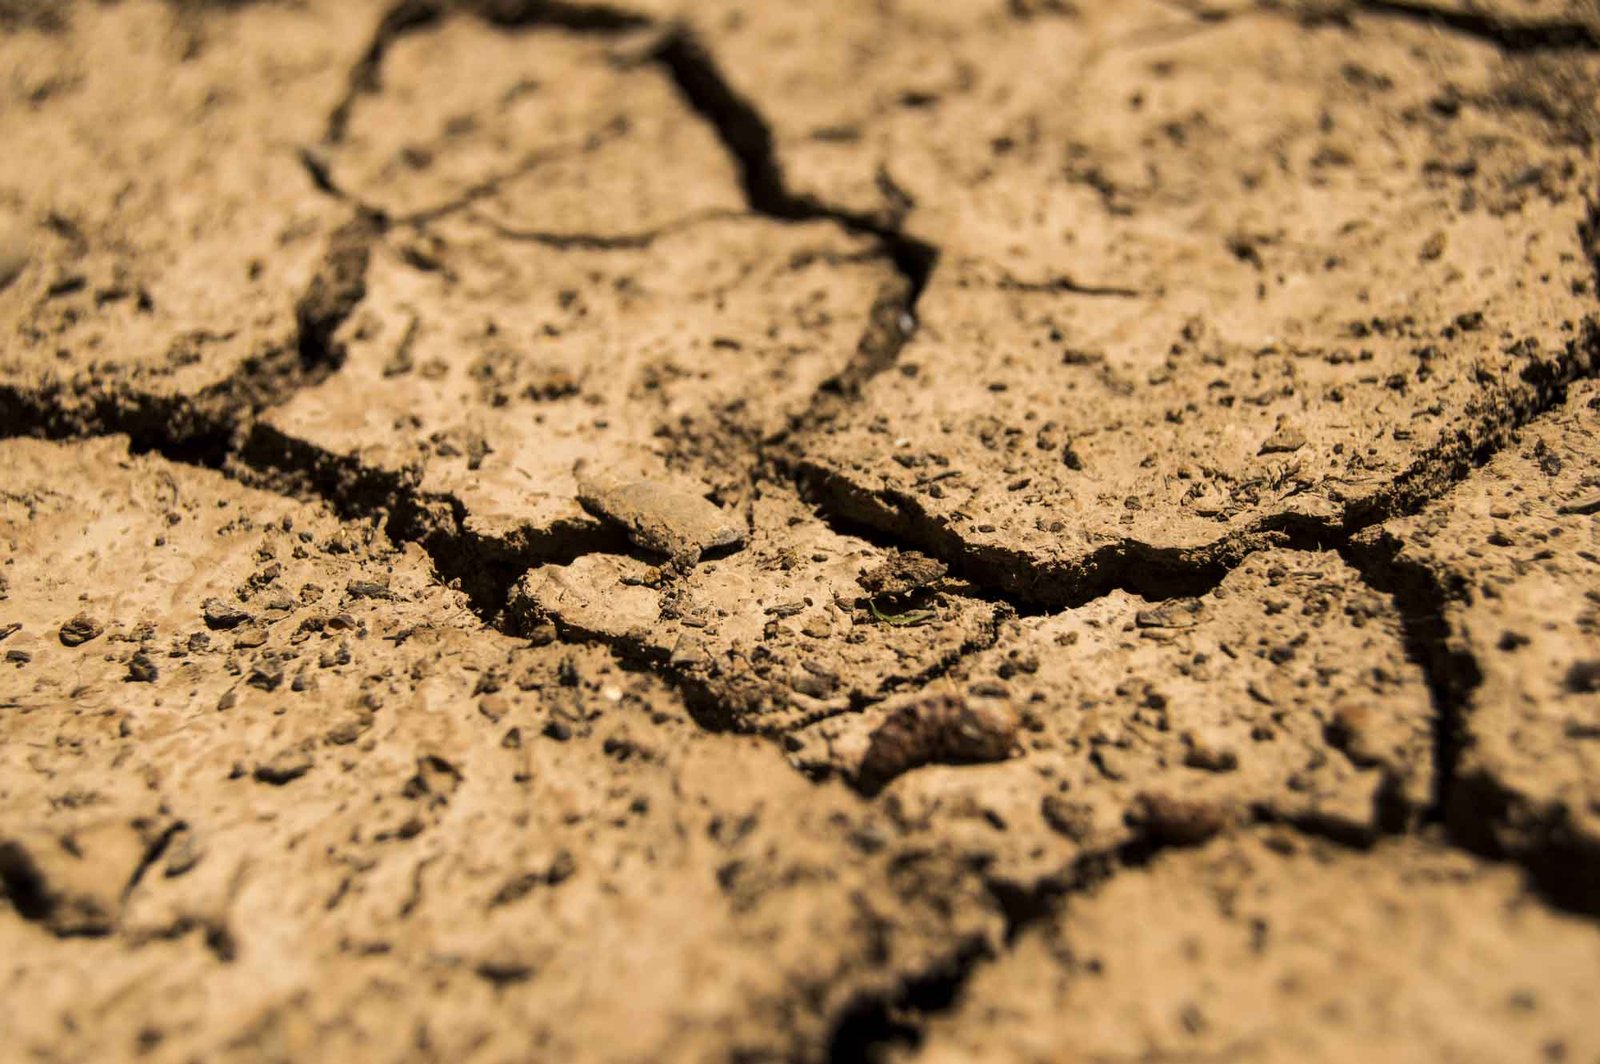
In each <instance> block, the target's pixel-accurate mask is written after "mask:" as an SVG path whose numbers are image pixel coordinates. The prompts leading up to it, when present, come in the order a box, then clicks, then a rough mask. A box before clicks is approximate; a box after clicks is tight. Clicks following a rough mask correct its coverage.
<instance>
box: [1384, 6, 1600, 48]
mask: <svg viewBox="0 0 1600 1064" xmlns="http://www.w3.org/2000/svg"><path fill="white" fill-rule="evenodd" d="M1354 3H1355V6H1356V8H1357V9H1358V10H1361V11H1365V12H1367V13H1369V14H1373V15H1380V16H1387V17H1391V18H1400V19H1406V20H1408V21H1411V22H1420V23H1423V24H1425V25H1431V26H1439V27H1442V28H1444V29H1448V30H1451V31H1453V32H1455V33H1459V34H1462V35H1464V36H1467V37H1473V38H1475V39H1477V40H1480V41H1484V42H1486V43H1488V44H1492V45H1494V46H1495V47H1496V48H1498V49H1500V50H1501V51H1502V52H1508V53H1515V52H1540V51H1559V50H1581V51H1595V50H1600V23H1591V22H1584V21H1580V20H1575V19H1574V20H1567V19H1519V18H1514V17H1507V16H1504V15H1498V14H1495V13H1493V12H1489V11H1478V10H1472V9H1470V8H1469V9H1460V8H1444V7H1436V6H1434V5H1432V4H1425V3H1419V2H1417V0H1354Z"/></svg>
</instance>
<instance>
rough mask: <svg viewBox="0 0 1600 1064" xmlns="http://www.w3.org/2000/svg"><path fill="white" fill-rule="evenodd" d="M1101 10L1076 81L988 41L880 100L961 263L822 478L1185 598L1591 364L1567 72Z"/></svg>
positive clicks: (946, 524) (903, 182)
mask: <svg viewBox="0 0 1600 1064" xmlns="http://www.w3.org/2000/svg"><path fill="white" fill-rule="evenodd" d="M1103 6H1105V5H1103ZM1092 10H1093V11H1094V14H1092V15H1090V14H1085V15H1084V16H1083V18H1082V20H1081V21H1080V20H1075V19H1070V18H1069V19H1064V20H1060V21H1059V25H1058V24H1057V23H1052V26H1053V27H1055V28H1053V29H1047V28H1041V29H1039V31H1038V32H1040V33H1046V34H1048V33H1058V34H1068V35H1070V36H1071V39H1072V40H1074V41H1077V42H1078V44H1077V47H1079V49H1080V50H1081V49H1082V48H1086V47H1090V46H1091V45H1093V46H1095V47H1096V48H1097V49H1098V50H1096V51H1095V52H1094V55H1093V57H1092V61H1091V60H1090V59H1087V58H1086V59H1085V64H1086V65H1085V66H1083V67H1081V68H1080V67H1079V66H1076V65H1074V64H1070V63H1055V64H1052V65H1051V66H1050V67H1049V69H1060V70H1062V72H1063V73H1062V74H1061V75H1060V76H1061V77H1067V76H1069V75H1070V77H1071V79H1072V85H1071V86H1064V85H1058V84H1052V83H1051V80H1050V78H1049V77H1046V78H1044V79H1042V83H1041V84H1034V83H1033V82H1029V83H1028V84H1026V85H1018V84H1009V83H1008V84H1005V85H1004V86H1002V85H996V84H992V82H993V79H995V78H996V77H1001V76H1002V75H1001V74H999V73H997V72H996V71H997V69H998V70H1001V71H1004V70H1009V69H1013V68H1012V67H1007V66H1004V65H998V66H990V65H985V66H984V67H983V68H982V70H983V71H984V73H983V74H982V75H981V76H980V75H979V74H977V73H974V75H973V78H974V80H973V84H972V85H971V86H970V87H969V88H968V89H966V90H962V91H961V92H957V91H954V90H952V91H951V93H950V94H949V95H950V100H949V102H948V104H947V103H946V102H945V99H944V98H943V97H941V100H940V103H939V104H937V105H929V106H928V107H927V108H926V109H925V110H926V116H925V117H918V118H908V117H905V116H904V115H897V116H896V117H895V118H894V119H893V120H892V121H891V120H887V119H886V120H885V122H886V123H887V124H886V126H885V127H884V128H885V129H887V130H889V131H891V132H886V133H885V134H884V137H886V138H889V139H888V140H887V141H885V143H889V144H892V145H894V146H896V147H898V144H899V141H896V140H894V139H893V137H892V136H891V133H892V131H893V130H896V129H899V128H901V127H902V126H905V127H906V128H907V130H910V129H915V130H916V140H917V143H919V144H921V145H923V148H922V149H921V150H923V151H926V152H933V151H935V150H937V151H940V152H944V153H946V154H947V155H948V156H949V158H947V159H942V164H941V165H934V164H933V163H932V162H931V161H930V162H929V163H927V164H926V165H911V164H907V163H902V162H901V160H902V159H903V158H910V159H915V158H916V155H915V151H916V149H907V150H908V151H910V152H911V154H910V156H909V157H907V156H903V155H900V154H893V155H889V154H887V153H888V150H889V149H888V148H886V147H882V146H879V145H878V142H877V141H875V140H872V139H871V138H867V139H865V140H864V141H863V142H862V144H861V145H858V146H857V150H859V151H860V153H862V154H863V155H865V156H867V157H869V158H878V157H879V155H878V154H875V153H883V157H886V158H887V159H888V164H892V166H893V168H894V175H895V182H896V184H898V185H900V186H902V187H903V190H904V192H905V195H906V198H907V200H908V201H909V202H914V203H915V204H916V207H915V209H914V211H912V213H910V214H909V215H908V216H907V218H906V221H905V222H904V226H905V228H906V229H907V230H908V231H909V232H911V233H913V234H915V235H917V236H920V237H922V238H923V239H927V240H931V241H932V242H933V243H935V244H937V245H939V246H940V247H941V248H942V249H943V253H944V257H943V259H942V260H941V266H940V269H939V270H938V271H937V273H936V274H935V275H934V278H933V280H932V283H931V284H930V285H929V287H928V289H927V290H926V291H925V292H924V293H923V295H922V298H921V301H920V303H919V309H918V316H919V319H920V322H921V328H920V329H919V332H918V333H917V335H916V336H915V337H913V338H912V339H911V340H910V342H908V343H907V345H906V346H905V347H904V348H903V350H901V352H900V354H899V358H898V362H897V364H896V366H895V369H894V370H893V371H891V372H887V373H884V374H882V375H880V376H878V377H876V378H874V379H873V380H872V381H871V382H870V383H869V384H867V386H866V387H865V388H864V389H863V395H862V401H861V402H860V403H859V404H858V405H857V406H855V407H853V408H851V409H850V410H848V411H844V412H842V413H840V415H839V416H838V417H837V418H836V419H834V420H833V421H831V422H830V423H826V424H823V425H821V426H820V427H819V428H818V429H817V431H816V432H815V433H813V434H812V435H810V436H809V437H806V438H803V439H801V440H798V441H796V445H795V452H796V456H795V459H794V462H795V466H796V468H797V469H798V471H799V472H800V474H801V475H802V476H803V477H804V478H805V479H806V480H807V481H808V483H809V485H810V488H811V490H812V491H813V492H814V493H815V494H816V496H817V497H818V498H820V499H821V500H822V501H823V502H825V503H826V504H828V505H829V506H831V507H833V508H834V509H836V510H837V511H839V512H840V513H841V514H843V515H845V516H847V517H849V518H851V519H853V520H856V521H862V522H867V523H869V524H871V525H873V526H875V527H877V528H880V529H883V530H885V531H888V532H890V533H892V534H895V535H898V536H902V537H905V538H907V539H908V540H910V541H911V542H913V543H915V544H916V545H918V546H920V547H921V548H922V549H924V550H927V551H929V552H931V553H935V554H937V555H938V556H940V557H942V558H944V559H945V560H947V561H951V562H952V563H959V564H960V565H961V567H962V568H963V570H964V571H965V572H967V573H968V574H969V575H972V576H973V577H974V578H975V579H978V580H979V581H980V582H983V583H986V584H993V585H996V586H1000V587H1003V588H1005V589H1007V590H1009V591H1011V592H1014V593H1016V594H1018V595H1021V596H1024V597H1026V598H1030V599H1033V600H1035V601H1039V602H1042V603H1046V604H1051V605H1059V604H1070V603H1072V602H1076V601H1083V600H1085V599H1087V598H1089V597H1091V596H1092V595H1094V594H1097V593H1099V592H1102V591H1104V590H1106V589H1107V588H1109V587H1112V586H1118V585H1122V586H1133V587H1137V588H1147V589H1148V588H1155V589H1158V590H1162V589H1164V588H1163V586H1162V580H1163V579H1164V578H1166V577H1168V576H1170V574H1171V573H1173V572H1174V571H1176V572H1178V573H1192V572H1193V571H1194V570H1196V569H1210V570H1212V571H1217V570H1219V569H1220V568H1221V567H1224V566H1226V565H1229V564H1232V562H1233V561H1234V560H1236V559H1237V557H1238V556H1239V555H1240V554H1241V553H1242V552H1243V551H1245V550H1247V549H1250V548H1252V547H1254V546H1258V545H1260V543H1261V542H1262V535H1263V534H1264V533H1268V532H1273V531H1278V530H1289V531H1293V532H1298V533H1301V534H1303V535H1309V536H1316V535H1321V534H1325V533H1329V532H1336V531H1338V530H1342V529H1347V528H1351V527H1360V526H1362V525H1365V524H1368V523H1371V522H1372V521H1374V520H1376V519H1380V518H1382V517H1384V516H1387V515H1389V514H1391V513H1393V512H1395V511H1397V510H1400V509H1404V508H1407V507H1412V506H1415V505H1416V504H1418V503H1420V502H1421V501H1423V500H1425V499H1426V498H1428V497H1431V496H1432V495H1435V494H1437V493H1438V492H1439V491H1441V490H1443V488H1444V487H1445V486H1446V485H1447V484H1448V483H1449V482H1450V480H1451V478H1452V477H1454V476H1457V475H1459V474H1460V473H1461V472H1464V471H1465V469H1466V468H1468V466H1469V464H1470V461H1471V459H1472V456H1473V455H1475V454H1477V453H1479V452H1480V451H1482V450H1484V449H1486V448H1490V447H1492V446H1494V445H1495V444H1497V443H1498V442H1500V441H1502V440H1503V439H1504V438H1505V436H1506V434H1507V432H1508V429H1509V428H1510V427H1511V426H1514V425H1515V424H1517V423H1519V422H1521V421H1523V420H1525V419H1526V418H1527V417H1528V416H1530V415H1531V414H1532V413H1534V412H1536V411H1538V410H1539V409H1541V408H1543V407H1544V406H1546V405H1548V403H1549V402H1550V401H1551V400H1552V398H1553V397H1554V396H1556V395H1557V394H1559V387H1560V385H1561V384H1562V383H1563V382H1565V381H1567V380H1569V379H1571V378H1573V377H1575V376H1579V375H1583V374H1587V373H1590V372H1592V371H1593V370H1594V368H1595V365H1596V359H1597V349H1600V339H1597V337H1600V329H1597V326H1596V324H1595V321H1594V290H1593V289H1594V280H1593V271H1592V264H1591V262H1590V260H1589V258H1588V254H1587V249H1586V247H1585V245H1584V238H1583V236H1582V233H1583V231H1584V230H1585V226H1586V225H1587V222H1588V205H1587V202H1586V197H1592V196H1593V181H1592V168H1591V167H1590V166H1589V164H1588V163H1587V162H1586V161H1585V159H1586V155H1585V153H1584V151H1583V150H1582V149H1581V148H1580V147H1579V146H1578V144H1579V142H1582V141H1583V140H1584V139H1585V138H1587V137H1590V136H1591V135H1592V134H1591V132H1590V131H1589V129H1588V127H1587V126H1586V125H1585V124H1584V123H1585V121H1586V119H1585V118H1584V117H1583V115H1582V114H1580V113H1579V112H1581V105H1579V106H1577V107H1574V108H1568V109H1567V110H1565V111H1564V110H1563V109H1562V108H1560V107H1559V106H1558V107H1553V108H1552V107H1547V106H1545V105H1544V104H1543V103H1541V102H1539V101H1540V100H1541V99H1545V98H1547V97H1550V96H1552V95H1554V93H1553V86H1555V85H1557V84H1560V79H1559V77H1558V76H1557V75H1556V74H1554V73H1550V72H1548V71H1547V72H1546V73H1545V74H1538V75H1536V74H1534V73H1532V72H1531V69H1532V68H1530V67H1528V66H1527V65H1524V64H1522V63H1513V62H1511V61H1508V60H1504V59H1502V58H1501V56H1500V53H1499V52H1497V51H1496V50H1495V49H1494V48H1493V47H1492V46H1490V45H1488V44H1484V43H1481V42H1477V41H1475V40H1474V39H1472V38H1471V37H1463V36H1461V35H1451V34H1441V33H1439V32H1438V31H1437V30H1435V29H1433V28H1431V27H1427V26H1421V25H1417V24H1415V23H1413V22H1411V21H1409V20H1399V21H1392V20H1382V21H1380V22H1373V21H1371V20H1368V19H1363V18H1357V19H1356V20H1355V21H1354V22H1353V24H1351V25H1339V24H1327V23H1321V24H1312V25H1305V24H1301V23H1300V22H1297V21H1296V20H1294V19H1290V18H1286V17H1282V16H1281V15H1280V14H1272V13H1260V14H1254V15H1249V16H1243V15H1242V16H1240V17H1237V18H1233V19H1225V20H1222V21H1217V22H1207V23H1195V24H1192V25H1191V26H1190V27H1189V32H1185V33H1183V34H1179V35H1176V36H1172V35H1156V36H1155V37H1151V38H1148V39H1145V38H1141V39H1139V40H1138V41H1137V42H1129V41H1126V40H1121V39H1120V38H1101V37H1097V36H1095V34H1096V33H1097V32H1098V31H1097V30H1096V29H1095V27H1096V25H1097V22H1096V19H1097V18H1099V17H1100V15H1101V11H1100V7H1099V6H1097V7H1095V8H1093V9H1092ZM1105 17H1108V18H1109V17H1111V16H1109V15H1107V16H1105ZM996 32H997V33H999V32H1000V31H996ZM1007 32H1008V33H1010V34H1012V35H1015V34H1016V33H1020V32H1021V31H1020V30H1010V31H1007ZM1029 32H1030V33H1031V32H1033V31H1032V29H1031V28H1030V31H1029ZM1080 38H1086V39H1087V41H1088V43H1085V42H1084V41H1083V40H1080ZM978 39H979V40H982V39H983V38H982V36H981V35H979V37H978ZM1005 39H1010V38H1009V37H1006V38H1005ZM1029 39H1030V40H1032V38H1031V37H1030V38H1029ZM819 47H820V45H819ZM892 54H893V53H892V52H891V55H892ZM1546 61H1547V63H1548V64H1555V63H1556V62H1557V61H1556V60H1555V59H1548V58H1547V60H1546ZM1530 62H1531V61H1530ZM1565 62H1566V63H1567V66H1566V67H1561V68H1560V69H1564V70H1566V71H1568V74H1569V75H1571V76H1574V77H1576V76H1577V74H1578V72H1581V71H1583V70H1586V69H1588V68H1587V67H1585V66H1583V65H1582V64H1583V59H1582V58H1581V57H1577V56H1569V57H1567V59H1566V60H1565ZM1030 69H1031V68H1030ZM1540 69H1543V68H1540ZM1581 83H1582V81H1581V79H1579V80H1576V81H1574V82H1573V84H1575V85H1576V84H1581ZM1541 92H1542V93H1543V94H1544V95H1543V96H1541V95H1540V93H1541ZM761 98H762V99H763V100H765V97H761ZM773 107H774V108H775V110H776V111H777V112H778V113H781V112H782V110H783V107H784V105H783V102H782V99H781V98H780V99H777V100H775V101H774V103H773ZM980 107H981V108H982V109H983V111H984V113H985V114H986V115H987V117H986V118H984V119H983V120H982V121H978V120H976V119H974V121H973V122H971V123H969V122H967V121H965V120H962V121H957V116H967V117H971V113H972V111H973V110H975V109H978V108H980ZM1569 111H1570V112H1571V113H1568V112H1569ZM877 128H878V127H877V126H876V125H873V124H872V123H870V122H864V124H863V129H864V130H874V129H877ZM980 132H981V134H983V135H980ZM904 135H905V136H906V137H910V135H911V134H910V133H909V132H907V133H906V134H904ZM864 136H865V134H864ZM868 145H873V147H870V148H869V147H868ZM780 154H781V142H780ZM1063 159H1066V160H1067V164H1066V169H1065V172H1063V164H1062V160H1063ZM886 165H887V164H886ZM830 172H831V171H830ZM919 181H920V182H923V183H925V184H919ZM952 186H954V187H952Z"/></svg>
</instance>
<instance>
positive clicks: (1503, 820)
mask: <svg viewBox="0 0 1600 1064" xmlns="http://www.w3.org/2000/svg"><path fill="white" fill-rule="evenodd" d="M1597 515H1600V387H1597V386H1596V385H1595V384H1593V383H1591V382H1585V383H1582V384H1579V385H1576V386H1574V387H1573V389H1572V391H1571V394H1570V395H1569V397H1568V399H1567V401H1566V403H1565V404H1564V405H1562V406H1560V407H1558V408H1557V409H1555V410H1554V411H1552V412H1550V413H1549V414H1546V415H1545V416H1544V417H1541V418H1540V419H1539V420H1537V421H1535V422H1534V423H1533V424H1531V425H1529V426H1528V427H1527V428H1526V429H1524V430H1523V432H1522V433H1521V434H1520V436H1519V437H1518V439H1517V442H1516V443H1515V444H1514V445H1513V446H1512V447H1510V448H1507V449H1506V450H1504V451H1502V452H1501V453H1500V454H1498V455H1497V456H1496V457H1495V458H1494V459H1493V460H1491V461H1490V462H1489V463H1488V465H1486V466H1485V467H1484V468H1483V469H1480V470H1478V471H1476V472H1475V473H1473V475H1472V476H1471V477H1469V478H1468V479H1467V480H1465V481H1463V482H1462V483H1461V484H1460V485H1458V486H1457V487H1456V488H1455V489H1454V490H1452V491H1451V492H1450V493H1449V494H1448V495H1446V496H1444V497H1443V498H1441V499H1440V500H1439V501H1438V502H1436V503H1434V504H1432V505H1430V506H1429V507H1428V508H1426V509H1425V510H1423V511H1422V512H1421V513H1420V514H1418V515H1417V516H1415V517H1411V518H1407V519H1405V520H1402V521H1396V522H1392V523H1390V524H1388V525H1385V526H1383V527H1382V528H1381V529H1375V530H1373V531H1372V532H1370V533H1367V534H1366V535H1364V536H1363V537H1362V539H1361V540H1360V541H1358V544H1357V550H1358V552H1359V553H1361V554H1362V555H1364V556H1365V557H1367V558H1368V559H1369V560H1370V563H1371V565H1372V566H1373V567H1374V569H1375V571H1378V572H1381V573H1383V574H1385V576H1386V577H1387V578H1388V579H1390V580H1391V581H1393V582H1394V583H1395V584H1396V586H1397V587H1398V588H1400V589H1401V590H1402V593H1403V594H1405V595H1407V596H1409V598H1410V600H1411V601H1412V602H1413V603H1414V604H1415V605H1414V607H1413V608H1414V609H1416V610H1417V611H1418V612H1419V613H1422V614H1423V615H1425V616H1427V615H1431V616H1433V617H1435V618H1436V619H1437V621H1438V623H1439V625H1440V630H1439V631H1437V632H1430V633H1429V636H1430V637H1431V638H1432V639H1433V640H1435V641H1436V642H1435V643H1434V644H1433V650H1434V653H1435V656H1436V662H1435V665H1434V668H1435V670H1436V672H1437V673H1438V674H1439V676H1440V679H1441V682H1442V684H1443V685H1444V686H1445V688H1446V690H1447V691H1448V692H1449V693H1450V696H1451V697H1452V700H1453V701H1454V702H1455V703H1456V712H1457V713H1458V714H1459V719H1458V720H1456V721H1454V722H1452V731H1451V739H1452V742H1453V743H1454V744H1455V746H1456V750H1455V752H1454V754H1453V756H1454V758H1455V762H1454V764H1453V766H1452V769H1453V778H1452V780H1451V783H1450V793H1449V794H1448V796H1447V797H1448V799H1449V808H1448V810H1447V813H1448V816H1449V820H1450V824H1451V826H1452V828H1453V829H1454V830H1456V831H1457V832H1458V833H1459V834H1461V835H1462V836H1463V837H1464V838H1466V839H1468V840H1470V841H1473V842H1475V843H1477V844H1479V845H1481V846H1483V847H1485V848H1487V849H1489V850H1491V851H1494V852H1503V853H1510V854H1514V855H1517V856H1518V857H1520V858H1523V859H1525V860H1527V861H1528V862H1529V864H1530V865H1531V866H1533V868H1534V870H1535V871H1536V872H1539V873H1541V880H1542V881H1543V882H1545V883H1546V885H1548V886H1549V887H1550V888H1551V889H1552V890H1555V891H1557V892H1558V893H1559V895H1560V897H1561V899H1562V900H1564V901H1565V902H1567V903H1569V904H1572V905H1574V906H1577V907H1579V908H1581V909H1583V910H1585V911H1590V912H1593V911H1596V910H1597V909H1600V516H1597Z"/></svg>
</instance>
